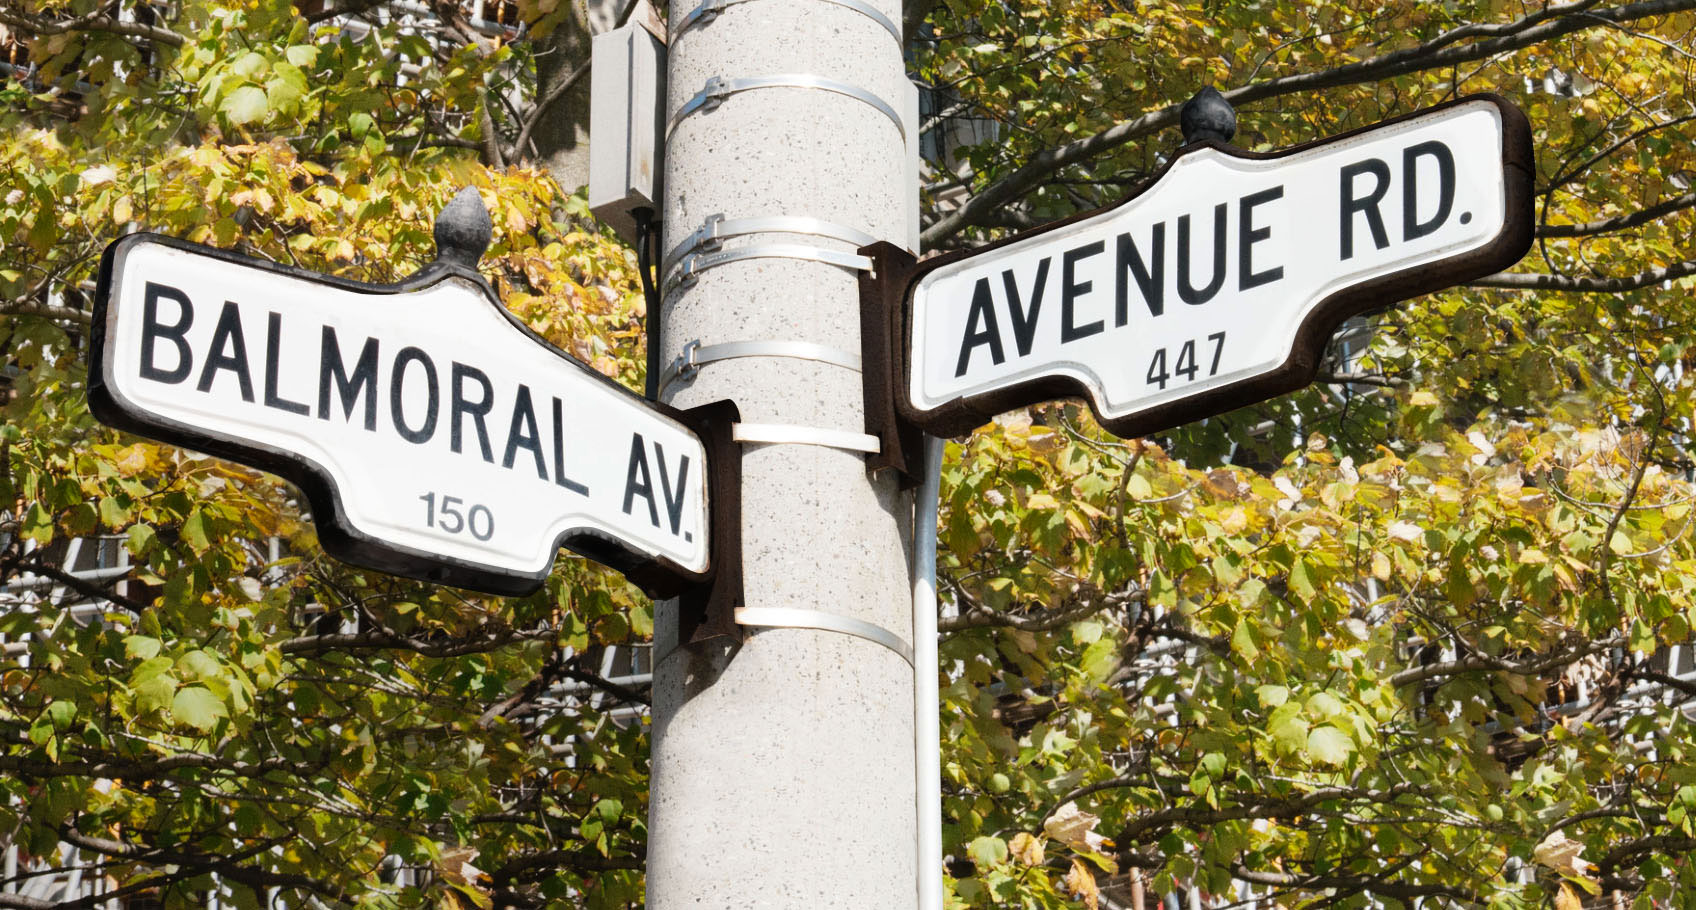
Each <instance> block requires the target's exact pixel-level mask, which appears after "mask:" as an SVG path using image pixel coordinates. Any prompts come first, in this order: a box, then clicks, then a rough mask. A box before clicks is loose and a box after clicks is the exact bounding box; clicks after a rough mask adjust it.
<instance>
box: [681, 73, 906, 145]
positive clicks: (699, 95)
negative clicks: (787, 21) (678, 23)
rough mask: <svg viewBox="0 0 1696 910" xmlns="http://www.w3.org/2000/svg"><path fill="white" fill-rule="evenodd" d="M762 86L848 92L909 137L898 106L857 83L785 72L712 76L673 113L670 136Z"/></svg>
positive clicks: (845, 93)
mask: <svg viewBox="0 0 1696 910" xmlns="http://www.w3.org/2000/svg"><path fill="white" fill-rule="evenodd" d="M760 88H807V89H817V90H819V91H824V92H835V93H836V94H838V95H846V96H848V97H850V98H853V99H854V100H856V101H862V102H864V103H866V104H869V105H871V106H872V107H875V108H877V109H878V111H879V112H881V113H882V114H883V115H884V116H885V117H888V118H889V122H890V123H893V124H895V129H896V131H897V132H899V133H900V134H901V141H903V142H905V141H906V140H907V125H906V124H905V123H902V122H901V114H900V113H898V112H897V111H896V110H895V108H893V107H890V106H889V102H887V101H885V100H883V99H882V98H879V97H878V96H876V95H874V94H872V93H871V92H869V91H867V90H866V89H863V88H861V87H859V86H857V85H850V84H848V83H846V82H838V81H836V80H835V79H826V78H825V77H823V76H815V75H813V74H812V73H782V74H779V75H775V76H748V77H745V78H742V79H726V78H724V77H723V76H713V77H710V78H709V79H707V84H706V85H703V86H701V90H700V91H699V92H696V93H695V97H693V98H690V99H689V100H688V101H686V102H684V104H683V106H682V107H680V108H678V109H677V113H675V114H672V115H671V120H670V122H668V123H667V124H666V127H665V134H666V135H667V136H670V135H671V133H672V131H673V130H675V129H677V124H678V123H679V122H681V121H682V120H683V118H685V117H687V116H689V115H690V114H693V113H695V112H696V111H710V110H712V109H713V108H715V107H718V106H719V104H720V103H721V102H723V101H724V99H726V98H728V97H730V96H731V95H734V94H736V93H737V92H746V91H751V90H753V89H760Z"/></svg>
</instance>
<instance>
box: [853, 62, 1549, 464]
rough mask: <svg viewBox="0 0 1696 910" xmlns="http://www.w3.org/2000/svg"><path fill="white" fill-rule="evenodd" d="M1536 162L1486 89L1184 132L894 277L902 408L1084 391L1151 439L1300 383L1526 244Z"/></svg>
mask: <svg viewBox="0 0 1696 910" xmlns="http://www.w3.org/2000/svg"><path fill="white" fill-rule="evenodd" d="M1531 162H1532V156H1531V139H1530V129H1529V127H1528V125H1527V123H1526V121H1525V117H1524V115H1522V114H1521V113H1520V112H1519V110H1518V109H1517V108H1515V107H1514V106H1513V105H1512V104H1510V103H1508V102H1507V101H1505V100H1503V99H1501V98H1498V97H1496V96H1493V95H1478V96H1473V97H1469V98H1464V99H1461V100H1459V101H1456V102H1452V103H1449V104H1444V105H1440V106H1438V107H1434V108H1430V109H1427V110H1425V111H1421V112H1419V113H1416V114H1414V115H1411V116H1408V117H1403V118H1400V119H1396V120H1391V121H1387V122H1384V123H1381V124H1377V125H1375V126H1371V127H1367V128H1365V129H1362V130H1357V131H1355V132H1352V133H1349V134H1346V135H1343V136H1338V137H1335V138H1332V139H1327V140H1324V141H1321V142H1316V143H1313V144H1310V145H1306V146H1301V147H1298V148H1294V149H1290V150H1287V151H1283V152H1278V153H1275V154H1256V153H1251V152H1246V151H1242V150H1240V149H1236V148H1234V147H1231V146H1228V145H1224V144H1222V143H1218V142H1212V141H1209V142H1203V143H1198V144H1195V145H1191V146H1189V147H1187V148H1185V149H1184V150H1182V151H1180V152H1179V153H1178V154H1177V155H1176V156H1175V157H1174V158H1173V160H1172V161H1171V162H1170V163H1169V164H1168V165H1167V166H1166V169H1165V170H1164V171H1163V172H1162V173H1161V174H1160V175H1159V176H1157V177H1156V178H1155V179H1154V180H1153V181H1151V182H1150V183H1149V184H1148V185H1147V186H1146V187H1144V188H1143V189H1141V190H1139V191H1138V192H1136V193H1133V194H1132V195H1131V196H1130V197H1128V198H1127V199H1125V200H1123V201H1122V202H1119V203H1117V204H1115V205H1112V206H1109V207H1107V208H1105V209H1101V210H1098V211H1095V212H1090V213H1086V214H1084V215H1080V216H1078V217H1076V218H1072V219H1068V220H1066V221H1062V222H1058V223H1056V224H1052V225H1046V226H1044V227H1041V228H1038V229H1036V230H1033V231H1029V232H1027V233H1024V234H1020V235H1018V236H1015V237H1012V238H1009V239H1007V240H1005V241H1002V242H1000V243H996V244H993V245H991V246H988V247H983V248H980V249H975V250H970V251H964V252H959V253H954V254H951V255H946V256H941V257H938V258H936V259H932V260H927V261H925V262H923V263H919V264H917V265H916V266H914V267H913V269H912V271H911V273H910V275H909V276H908V277H907V278H906V279H905V280H902V279H900V278H899V277H898V276H897V277H895V278H893V279H891V278H885V277H884V276H882V275H880V279H883V280H886V281H890V280H896V281H900V282H901V283H900V284H899V285H897V286H896V288H894V289H893V291H892V293H901V292H904V294H903V296H902V297H901V298H900V299H899V300H897V301H894V302H893V303H894V304H895V305H896V306H898V307H899V308H900V309H901V311H902V313H903V314H904V315H903V317H902V321H901V322H900V323H898V324H895V325H892V326H891V331H892V333H893V335H894V340H896V341H897V342H898V344H897V345H896V347H897V350H896V351H895V352H894V353H895V354H896V356H897V357H899V358H901V363H900V365H899V370H900V371H899V372H897V373H896V375H895V376H894V385H895V386H896V388H895V389H893V390H892V391H893V393H894V396H893V397H894V398H895V403H896V410H897V411H898V412H899V415H900V417H901V419H903V420H905V421H907V422H910V423H912V424H916V425H917V426H919V427H920V428H922V429H924V430H925V431H927V432H930V433H932V434H934V435H939V436H957V435H961V434H963V433H967V432H970V431H971V430H972V428H974V427H977V426H980V425H981V424H983V423H984V422H986V421H987V420H988V419H989V418H991V417H993V416H994V415H996V414H998V413H1001V412H1003V411H1007V410H1010V409H1012V408H1016V407H1021V406H1024V405H1029V404H1034V403H1037V402H1040V401H1045V400H1048V399H1051V398H1057V397H1064V396H1069V395H1079V396H1082V397H1084V398H1085V399H1087V400H1088V401H1089V403H1090V406H1091V407H1092V409H1093V410H1094V411H1095V414H1096V416H1097V418H1098V419H1099V420H1100V422H1101V423H1102V425H1103V426H1104V427H1106V428H1107V429H1108V430H1110V431H1112V432H1114V433H1116V434H1118V435H1121V436H1139V435H1144V434H1147V433H1151V432H1155V431H1158V430H1162V429H1168V428H1170V427H1173V426H1177V425H1179V424H1182V423H1185V422H1188V421H1191V420H1195V419H1199V418H1201V417H1205V416H1208V415H1211V414H1217V413H1220V412H1223V411H1226V410H1230V409H1232V408H1237V407H1241V406H1243V405H1247V404H1250V403H1252V402H1255V401H1259V400H1262V399H1265V398H1269V397H1271V396H1273V395H1277V394H1279V393H1282V392H1286V391H1289V390H1291V389H1294V388H1298V387H1300V386H1302V385H1305V384H1306V383H1307V382H1309V381H1311V378H1312V376H1313V373H1314V371H1315V369H1316V368H1317V365H1318V361H1319V358H1320V356H1321V355H1322V354H1323V352H1324V348H1325V345H1326V342H1327V341H1328V340H1329V338H1330V335H1331V333H1332V331H1334V330H1335V328H1336V326H1337V325H1338V324H1339V323H1340V322H1341V321H1342V320H1344V319H1346V318H1348V317H1349V316H1353V315H1356V314H1358V313H1361V312H1364V311H1366V310H1371V309H1376V308H1379V307H1383V306H1385V305H1387V304H1389V303H1392V302H1394V301H1397V300H1402V299H1405V298H1408V297H1412V296H1415V295H1418V294H1423V293H1427V292H1430V291H1434V290H1437V289H1440V288H1444V287H1448V286H1451V285H1454V284H1457V283H1460V282H1464V281H1467V280H1470V279H1472V278H1477V277H1480V276H1483V275H1488V274H1492V273H1494V272H1498V271H1500V270H1502V269H1505V268H1507V267H1508V266H1511V265H1512V264H1514V263H1515V262H1517V261H1519V259H1520V257H1521V256H1523V255H1524V254H1525V251H1526V250H1527V249H1529V247H1530V244H1531V231H1532V204H1531V187H1532V170H1531ZM886 258H887V257H886ZM881 264H882V261H881V260H880V265H881ZM896 271H900V269H899V267H897V268H896ZM903 338H905V340H906V343H905V344H904V345H902V344H899V341H900V340H901V339H903ZM886 445H887V443H886Z"/></svg>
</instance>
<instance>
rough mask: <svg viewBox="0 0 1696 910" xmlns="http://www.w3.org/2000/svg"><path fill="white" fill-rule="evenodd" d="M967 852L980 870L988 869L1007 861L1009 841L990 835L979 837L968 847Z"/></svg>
mask: <svg viewBox="0 0 1696 910" xmlns="http://www.w3.org/2000/svg"><path fill="white" fill-rule="evenodd" d="M966 854H967V855H968V856H970V857H971V858H972V861H973V862H975V863H977V864H978V866H979V867H980V871H986V870H987V868H988V867H990V866H996V865H999V864H1001V863H1004V862H1006V861H1007V842H1006V841H1004V840H1002V839H1001V838H999V837H990V836H988V835H985V836H982V837H977V838H974V839H973V840H972V842H971V844H969V845H968V846H967V847H966Z"/></svg>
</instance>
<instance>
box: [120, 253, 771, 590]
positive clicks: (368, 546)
mask: <svg viewBox="0 0 1696 910" xmlns="http://www.w3.org/2000/svg"><path fill="white" fill-rule="evenodd" d="M142 243H152V244H159V245H162V246H167V247H171V248H174V249H178V250H182V251H184V252H188V253H192V254H195V255H199V256H207V257H211V258H213V259H219V260H223V261H225V262H230V263H234V264H236V265H240V266H245V267H248V268H255V269H262V270H264V271H267V272H272V273H276V274H279V275H283V276H286V277H289V278H293V279H297V280H302V281H307V282H311V283H313V284H319V285H323V286H325V287H328V288H333V289H336V290H340V291H352V292H354V293H358V294H371V295H394V294H406V293H411V292H414V291H420V290H424V289H426V288H430V287H433V286H435V285H437V284H439V283H441V282H442V281H444V280H447V279H449V278H461V279H465V280H467V281H470V282H471V283H472V284H474V285H475V286H476V287H477V288H478V289H480V290H481V291H482V293H483V298H484V300H486V301H487V302H488V303H489V305H490V306H492V307H494V308H495V309H496V310H497V311H498V312H499V313H500V314H501V315H502V316H504V317H505V318H506V320H507V323H508V324H509V325H511V326H513V327H514V328H516V329H518V330H519V331H520V332H522V333H523V334H524V336H525V337H527V338H529V339H530V340H531V341H533V342H535V343H536V344H537V345H539V346H541V347H542V348H543V349H544V350H546V351H548V352H550V353H552V354H554V355H555V356H557V357H558V358H560V360H561V361H563V363H564V364H565V365H566V366H568V367H569V368H571V369H575V370H577V371H578V372H579V373H581V374H582V375H583V376H585V377H587V378H590V379H593V380H595V381H597V382H600V383H602V384H603V385H605V386H606V388H608V389H611V390H613V391H615V392H617V393H619V394H621V395H623V396H625V397H627V398H628V399H629V400H630V401H631V403H632V404H637V405H640V406H642V407H644V408H647V409H649V410H652V411H656V412H658V413H659V414H660V415H661V416H663V417H667V418H670V419H671V420H674V421H676V422H677V423H679V424H682V425H683V426H684V427H685V428H686V429H688V430H689V431H690V432H692V433H694V434H695V435H696V437H697V438H699V439H700V440H701V442H702V445H703V447H705V446H706V445H707V443H708V441H709V440H710V439H712V438H714V437H715V436H719V435H723V436H726V437H728V434H718V433H713V432H710V429H711V428H710V427H708V426H706V425H705V424H707V423H709V422H710V423H712V424H715V425H716V423H717V421H718V419H722V418H723V416H724V413H725V412H724V411H723V409H722V405H723V404H727V403H715V404H711V405H705V406H703V407H701V408H696V409H692V410H690V411H683V410H679V409H677V408H673V407H671V406H670V405H666V404H661V403H658V402H652V401H649V400H647V399H646V398H643V397H642V396H640V395H637V394H636V393H634V392H632V391H630V390H629V389H626V388H625V387H624V386H621V385H619V384H618V383H617V382H614V381H613V380H611V379H609V378H607V377H606V376H604V375H602V374H601V373H599V372H596V371H595V370H594V369H592V368H590V367H589V365H588V364H585V363H583V362H582V361H580V360H578V359H577V358H575V357H572V356H571V355H570V354H567V353H565V352H564V351H561V350H560V349H558V348H556V347H554V346H553V345H551V344H549V343H548V342H547V341H546V340H545V339H543V338H542V337H541V336H540V335H538V334H536V333H535V332H534V331H532V330H531V329H530V327H529V326H527V325H525V324H524V323H523V322H520V321H519V320H518V318H517V317H516V316H513V315H512V313H511V312H509V311H508V310H507V309H506V307H504V306H502V305H501V302H500V297H499V295H497V294H496V293H495V290H494V288H493V287H491V286H490V285H489V282H488V281H487V280H486V279H485V278H484V277H483V276H482V275H481V274H480V273H478V272H477V270H476V269H473V268H468V267H466V266H462V265H459V264H458V263H455V262H449V261H445V260H437V261H435V262H431V263H429V264H428V265H426V266H424V267H423V268H421V269H419V270H418V271H417V272H414V273H413V274H411V275H409V276H407V277H406V278H404V279H402V280H401V281H399V282H397V283H395V284H368V283H366V282H362V281H354V280H352V279H348V278H339V277H336V276H334V275H324V274H321V273H319V272H313V271H310V270H307V269H302V268H296V267H294V266H289V265H284V264H282V263H277V262H271V261H269V260H265V259H256V258H254V257H251V256H243V255H241V254H239V253H235V252H232V251H230V250H225V249H219V248H217V247H211V246H206V245H203V244H199V243H191V242H189V241H186V240H179V239H177V238H175V237H169V236H165V235H163V234H155V233H150V232H139V233H134V234H129V235H126V236H124V237H120V238H119V239H117V240H115V241H113V242H112V243H111V244H109V245H108V246H107V247H106V251H105V253H104V254H103V255H102V256H101V259H100V277H99V282H98V285H97V287H96V292H95V299H94V312H93V327H92V335H91V340H90V346H89V368H88V405H89V411H90V412H92V413H93V414H94V416H95V417H96V418H97V419H99V420H100V421H101V422H102V423H105V424H107V425H108V426H111V427H115V428H117V429H119V430H124V431H126V432H130V433H134V434H136V435H139V436H145V437H148V438H150V439H155V440H158V441H160V442H166V443H170V444H172V445H178V446H183V447H185V448H188V449H192V450H194V451H197V452H205V453H207V454H209V455H216V456H219V457H221V458H226V459H228V460H230V461H234V462H238V463H241V464H244V465H248V466H250V467H254V468H258V469H260V470H263V471H267V472H269V473H272V474H276V475H278V476H279V477H282V478H284V479H285V480H288V481H289V482H291V483H293V484H294V485H295V486H297V487H299V488H300V490H301V492H302V493H304V494H305V495H306V499H307V502H308V503H309V504H310V505H311V507H312V517H313V521H314V523H315V524H316V526H317V529H318V541H319V543H320V544H321V545H322V546H323V547H324V550H325V552H327V553H329V554H330V555H331V556H334V557H336V558H337V559H339V560H342V561H343V562H347V563H351V564H353V565H357V566H361V567H364V568H367V569H375V570H377V571H380V572H387V573H389V574H392V575H400V576H404V577H407V578H413V579H417V580H419V581H428V582H435V583H437V584H445V585H452V586H454V587H457V588H464V589H467V590H471V591H479V592H482V593H486V594H495V595H501V596H522V595H526V594H531V593H534V592H535V591H537V590H538V589H540V588H541V586H542V584H543V582H544V581H546V579H547V577H548V576H549V575H550V574H551V573H552V571H553V562H552V561H550V562H549V564H548V566H547V567H546V568H544V569H543V570H542V571H541V572H539V573H522V572H512V571H509V570H505V569H501V568H499V567H497V566H491V565H488V564H485V563H476V562H470V561H467V560H462V559H456V558H452V557H446V556H442V555H440V554H436V553H430V552H428V551H425V550H418V549H415V548H412V547H403V546H399V545H396V544H393V543H390V542H387V541H384V540H382V539H380V538H377V537H373V536H371V535H369V534H366V533H364V532H362V531H360V530H359V529H358V528H356V527H354V526H353V525H352V524H351V523H349V522H348V521H347V519H346V516H345V513H344V512H343V510H342V505H341V493H340V491H339V490H337V489H336V484H335V482H334V481H332V480H331V479H330V475H329V473H328V472H327V471H325V470H324V469H323V468H322V467H321V466H319V465H318V463H317V462H315V461H313V460H312V459H310V458H307V457H305V456H303V455H301V454H299V453H296V452H290V451H287V450H284V449H277V448H273V447H271V446H267V445H262V444H260V443H256V442H252V441H250V440H243V439H239V438H236V437H233V436H226V435H221V434H216V433H212V432H210V431H208V430H206V429H204V428H201V427H195V426H191V425H189V424H184V423H180V422H178V421H175V420H171V419H168V418H165V417H160V416H158V415H155V414H152V413H150V412H148V411H147V410H146V409H144V408H142V407H140V406H139V405H135V404H134V403H132V402H130V401H128V400H126V399H125V398H124V397H123V396H122V395H121V394H119V392H118V390H117V387H116V385H115V384H114V383H113V382H112V379H111V376H110V375H109V371H110V370H111V366H112V364H111V362H110V360H109V359H108V358H107V356H106V343H107V339H106V331H107V325H108V321H109V319H110V318H111V314H110V309H109V307H110V298H111V292H112V281H113V278H114V276H115V274H116V270H117V266H118V264H119V259H120V257H122V256H124V255H126V254H127V252H128V251H129V249H130V248H131V247H134V246H137V245H139V244H142ZM706 455H707V465H706V467H705V471H706V475H707V476H706V498H707V502H706V503H705V507H706V509H707V523H708V528H707V529H706V530H707V532H708V534H709V540H708V566H707V569H706V571H704V572H693V571H690V570H689V569H687V568H685V567H683V566H682V565H680V564H679V563H677V562H675V561H673V560H670V559H667V558H665V557H662V556H655V555H651V554H647V553H643V552H641V551H639V550H635V549H633V548H631V547H629V546H627V545H626V544H625V543H624V542H623V541H622V540H620V539H619V538H617V537H614V536H612V535H610V534H606V533H604V532H601V531H596V530H575V531H567V532H565V533H562V534H561V535H560V536H559V538H558V539H557V540H556V541H555V550H556V551H557V550H558V549H559V548H560V547H564V548H565V549H568V550H571V551H572V552H574V553H578V554H581V555H583V556H585V557H588V558H589V559H593V560H595V561H596V562H599V563H603V564H605V565H607V566H610V567H612V568H614V569H616V570H618V571H619V572H621V573H623V574H624V575H625V577H627V578H629V579H630V580H631V581H632V582H633V583H635V584H636V585H637V586H638V587H640V588H642V589H643V591H645V592H646V593H647V594H648V595H649V596H651V597H671V596H676V595H679V594H683V593H685V592H688V591H691V590H697V589H699V590H704V589H705V588H706V587H707V586H708V585H709V584H710V583H711V582H712V581H713V579H714V570H715V569H716V568H718V566H719V565H720V563H722V562H724V561H725V560H726V559H729V560H730V561H733V562H734V561H735V560H736V558H737V557H736V555H735V554H733V553H730V552H729V551H728V550H726V549H725V548H724V547H723V546H721V542H729V541H725V537H726V535H725V534H724V533H721V531H722V529H723V528H724V526H725V525H726V524H727V523H733V524H734V525H735V533H733V534H732V535H730V536H732V537H739V535H740V530H741V527H740V526H741V519H740V515H739V514H738V512H739V510H738V509H736V508H733V506H735V505H736V504H737V503H739V501H740V495H739V494H740V491H739V489H738V485H735V484H732V485H730V486H726V484H725V481H726V480H727V478H729V479H734V478H736V477H739V476H740V465H739V464H736V463H735V462H738V461H739V460H740V450H739V448H738V447H736V446H735V445H730V446H728V447H725V446H723V445H720V446H717V447H715V449H714V450H710V451H707V453H706ZM737 549H740V547H737ZM738 594H739V592H738Z"/></svg>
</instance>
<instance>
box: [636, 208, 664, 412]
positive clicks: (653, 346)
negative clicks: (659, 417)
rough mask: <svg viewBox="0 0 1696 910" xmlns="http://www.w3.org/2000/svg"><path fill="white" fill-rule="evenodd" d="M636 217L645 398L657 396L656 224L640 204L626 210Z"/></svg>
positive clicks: (658, 311) (658, 375)
mask: <svg viewBox="0 0 1696 910" xmlns="http://www.w3.org/2000/svg"><path fill="white" fill-rule="evenodd" d="M630 214H631V215H632V216H634V217H635V219H636V270H637V271H638V272H640V273H641V275H642V298H643V299H644V300H645V301H646V302H647V310H648V318H647V321H646V323H647V333H648V381H647V387H646V390H645V391H644V394H645V395H646V396H647V398H648V400H649V401H658V400H659V399H660V299H659V296H660V295H659V291H658V289H657V288H655V287H654V284H655V282H654V274H653V270H654V266H655V264H656V263H655V262H654V258H655V257H654V252H655V250H656V249H657V247H658V245H659V242H658V241H659V236H658V235H659V225H658V223H657V222H655V221H654V210H653V209H650V208H647V207H645V206H644V207H643V208H639V209H636V210H635V211H633V212H631V213H630Z"/></svg>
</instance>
